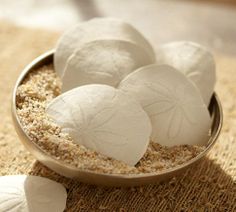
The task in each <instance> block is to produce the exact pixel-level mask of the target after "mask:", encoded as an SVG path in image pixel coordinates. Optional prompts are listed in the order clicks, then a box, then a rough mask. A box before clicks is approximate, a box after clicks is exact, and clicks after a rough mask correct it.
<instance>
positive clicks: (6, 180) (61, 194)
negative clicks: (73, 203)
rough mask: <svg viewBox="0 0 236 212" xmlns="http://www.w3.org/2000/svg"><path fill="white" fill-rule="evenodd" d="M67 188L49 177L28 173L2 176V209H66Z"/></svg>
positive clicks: (11, 211) (31, 211)
mask: <svg viewBox="0 0 236 212" xmlns="http://www.w3.org/2000/svg"><path fill="white" fill-rule="evenodd" d="M66 198H67V193H66V189H65V188H64V187H63V186H62V185H61V184H59V183H57V182H54V181H52V180H49V179H47V178H43V177H38V176H26V175H11V176H3V177H0V211H5V212H18V211H19V212H21V211H22V212H42V211H44V212H52V211H58V212H62V211H64V209H65V207H66Z"/></svg>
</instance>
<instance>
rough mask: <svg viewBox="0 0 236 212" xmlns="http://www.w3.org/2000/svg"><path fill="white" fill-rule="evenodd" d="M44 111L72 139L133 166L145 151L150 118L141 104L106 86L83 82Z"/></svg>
mask: <svg viewBox="0 0 236 212" xmlns="http://www.w3.org/2000/svg"><path fill="white" fill-rule="evenodd" d="M46 112H47V114H48V115H49V117H51V118H52V119H53V120H54V121H55V123H56V124H58V125H59V126H61V128H62V131H63V132H66V133H68V134H69V135H70V136H71V137H72V139H73V141H74V142H75V143H77V144H81V145H83V146H85V147H87V148H89V149H92V150H95V151H97V152H99V153H101V154H103V155H106V156H109V157H112V158H115V159H117V160H120V161H123V162H125V163H127V164H129V165H132V166H133V165H135V164H136V163H137V162H138V161H139V160H140V159H141V158H142V156H143V155H144V153H145V152H146V149H147V146H148V143H149V138H150V134H151V123H150V120H149V118H148V116H147V114H146V113H145V111H144V110H143V109H142V107H141V105H140V104H139V103H138V102H137V101H136V100H134V99H133V98H130V97H129V96H127V95H126V94H124V93H123V92H122V91H119V90H117V89H115V88H113V87H111V86H108V85H96V84H90V85H84V86H80V87H77V88H74V89H72V90H70V91H68V92H66V93H63V94H62V95H60V96H58V97H56V98H55V99H53V100H52V102H50V103H49V105H48V107H47V109H46Z"/></svg>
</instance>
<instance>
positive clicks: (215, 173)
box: [0, 22, 236, 211]
mask: <svg viewBox="0 0 236 212" xmlns="http://www.w3.org/2000/svg"><path fill="white" fill-rule="evenodd" d="M58 37H59V35H58V34H55V33H53V32H48V31H47V32H46V31H41V30H32V29H24V28H18V27H15V26H12V25H10V24H7V23H3V22H0V48H1V50H0V118H1V119H0V121H1V122H0V175H11V174H34V175H41V176H45V177H48V178H50V179H53V180H55V181H58V182H60V183H62V184H64V185H65V187H66V188H67V189H68V200H67V210H66V211H98V210H104V211H236V142H235V141H234V138H235V135H236V109H235V104H236V103H235V102H236V57H230V56H227V55H219V54H218V55H216V62H217V71H218V73H217V74H218V83H217V88H216V90H217V93H218V94H219V96H220V99H221V101H222V103H223V108H224V126H223V130H222V133H221V136H220V138H219V140H218V141H217V144H216V145H215V146H214V148H213V149H212V151H211V152H210V154H209V155H208V156H207V157H206V158H205V159H204V160H203V161H202V162H200V164H199V165H198V166H197V167H195V168H193V169H189V170H188V171H187V172H186V173H185V174H184V176H182V177H181V178H179V179H173V180H172V181H171V182H169V183H162V184H159V185H150V186H144V187H136V188H132V189H131V188H102V187H97V186H92V185H85V184H82V183H79V182H75V181H72V180H70V179H67V178H64V177H61V176H59V175H57V174H56V173H54V172H52V171H51V170H49V169H47V168H46V167H44V166H43V165H41V164H40V163H39V162H36V161H35V159H34V157H33V156H32V155H31V154H30V153H28V152H27V151H26V150H25V149H24V147H23V146H22V145H21V143H20V141H19V139H18V137H17V135H16V133H15V130H14V127H13V124H12V121H11V113H10V103H11V93H12V89H13V86H14V82H15V81H16V79H17V77H18V75H19V73H20V72H21V70H22V68H23V67H24V66H25V65H26V64H28V63H29V62H30V61H31V60H32V59H33V58H35V57H36V56H38V55H40V54H41V53H43V52H45V51H46V50H48V49H51V48H53V47H54V45H55V41H56V40H57V39H58Z"/></svg>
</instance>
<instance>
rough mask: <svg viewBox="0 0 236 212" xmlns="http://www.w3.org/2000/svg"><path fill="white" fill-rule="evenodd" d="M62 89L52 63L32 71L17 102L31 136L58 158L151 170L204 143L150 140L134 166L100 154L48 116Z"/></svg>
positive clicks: (105, 169) (94, 167)
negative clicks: (165, 143)
mask: <svg viewBox="0 0 236 212" xmlns="http://www.w3.org/2000/svg"><path fill="white" fill-rule="evenodd" d="M60 92H61V81H60V79H59V78H58V77H57V75H56V73H55V72H54V70H53V66H52V65H47V66H43V67H41V68H38V69H36V70H34V71H32V72H30V73H29V74H28V75H27V76H26V78H25V79H24V80H23V82H22V84H21V85H20V86H19V87H18V89H17V97H16V106H17V114H18V116H19V118H20V121H21V124H22V126H23V128H24V131H25V132H26V133H27V134H28V136H29V137H30V138H31V140H32V141H33V142H34V143H35V144H36V145H38V146H39V147H40V148H41V149H42V150H43V151H45V152H46V153H47V154H50V155H51V156H52V157H54V158H55V159H57V160H61V161H63V162H64V163H68V164H70V165H72V166H74V167H77V168H79V169H82V170H89V171H96V172H100V173H113V174H141V173H152V172H158V171H160V170H165V169H169V168H172V167H176V166H178V165H180V164H183V163H185V162H186V161H188V160H190V159H192V158H194V157H196V156H197V155H198V154H199V153H201V152H202V151H203V150H204V148H205V147H198V146H190V145H181V146H173V147H164V146H161V145H159V144H157V143H153V142H150V144H149V146H148V149H147V151H146V153H145V155H144V156H143V158H142V159H141V160H140V161H139V162H138V164H137V165H136V166H135V167H131V166H128V165H127V164H125V163H123V162H121V161H118V160H115V159H112V158H109V157H107V156H104V155H101V154H99V153H97V152H95V151H93V150H90V149H87V148H85V147H84V146H82V145H78V144H75V143H74V142H73V140H72V138H71V137H70V136H69V135H68V134H65V133H62V132H61V129H60V127H59V126H58V125H56V124H55V123H53V122H52V120H50V119H49V117H47V115H46V112H45V108H46V106H47V104H48V103H49V102H50V101H51V100H52V99H53V98H55V97H56V96H58V95H59V94H60Z"/></svg>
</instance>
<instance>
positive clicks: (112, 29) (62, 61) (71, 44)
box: [54, 18, 155, 77]
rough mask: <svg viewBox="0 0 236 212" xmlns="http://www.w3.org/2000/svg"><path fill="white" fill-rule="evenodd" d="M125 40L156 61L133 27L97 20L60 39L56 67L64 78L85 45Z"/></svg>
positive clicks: (55, 56)
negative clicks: (75, 56)
mask: <svg viewBox="0 0 236 212" xmlns="http://www.w3.org/2000/svg"><path fill="white" fill-rule="evenodd" d="M103 39H107V40H123V41H127V42H130V43H133V44H136V45H137V46H139V47H140V48H142V49H143V51H145V52H146V54H147V55H149V57H150V59H151V60H152V61H155V53H154V50H153V48H152V46H151V45H150V44H149V42H148V41H147V40H146V38H145V37H144V36H143V35H142V34H141V33H140V32H139V31H138V30H137V29H135V28H134V27H133V26H132V25H130V24H128V23H126V22H124V21H122V20H119V19H115V18H95V19H92V20H90V21H87V22H84V23H82V24H78V25H76V26H74V27H73V28H71V29H69V30H68V31H66V32H65V33H64V34H63V35H62V37H61V38H60V39H59V41H58V43H57V46H56V52H55V54H54V66H55V70H56V72H57V74H58V75H59V76H60V77H62V76H63V73H64V70H65V66H66V63H67V60H68V59H69V57H70V56H71V55H72V54H73V52H74V51H75V50H76V49H78V48H80V47H81V46H82V45H84V44H85V43H88V42H91V41H95V40H103Z"/></svg>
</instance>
